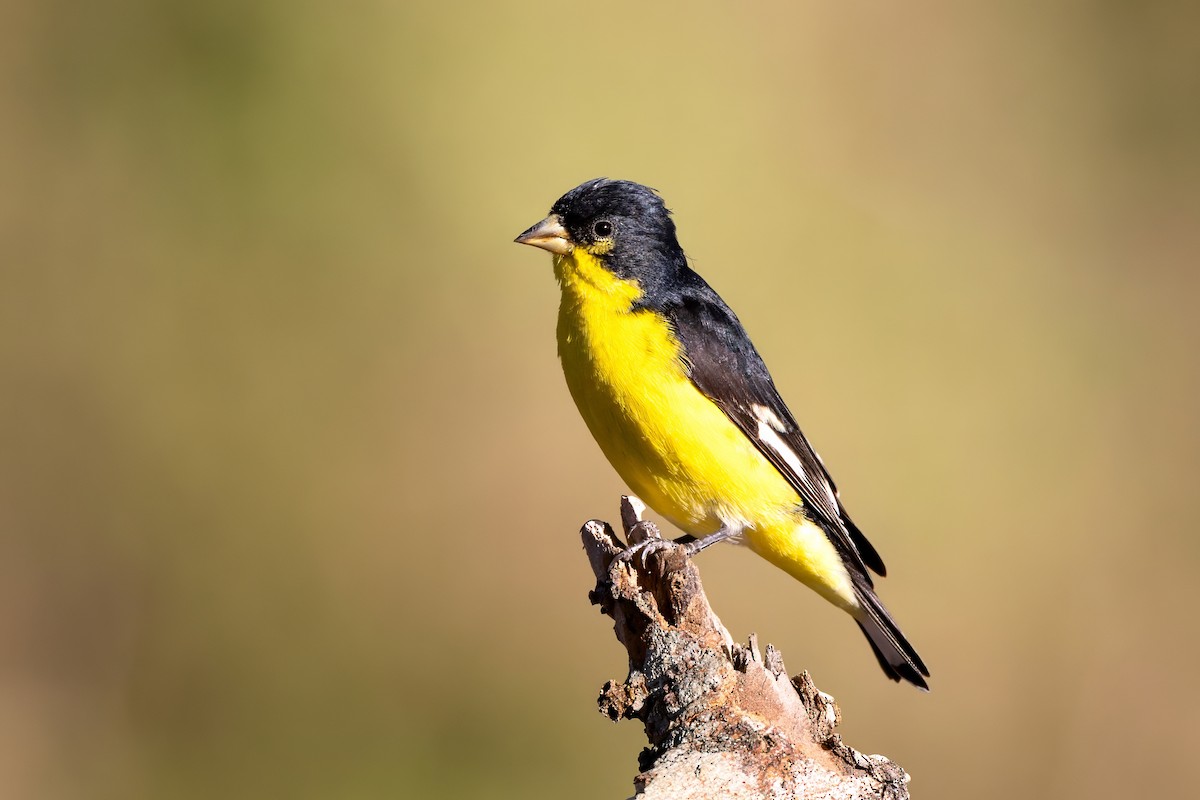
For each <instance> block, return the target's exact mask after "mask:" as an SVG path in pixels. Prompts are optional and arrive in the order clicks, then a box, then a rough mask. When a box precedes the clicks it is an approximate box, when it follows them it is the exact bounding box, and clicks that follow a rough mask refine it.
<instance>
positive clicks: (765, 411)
mask: <svg viewBox="0 0 1200 800" xmlns="http://www.w3.org/2000/svg"><path fill="white" fill-rule="evenodd" d="M750 409H751V410H752V411H754V418H755V419H757V420H758V421H759V422H765V423H766V424H768V425H770V426H771V427H772V428H774V429H775V430H777V431H779V432H780V433H787V426H786V425H784V424H783V420H781V419H780V418H779V417H778V416H777V415H776V414H775V412H774V411H772V410H771V409H769V408H767V407H766V406H760V405H759V404H758V403H755V404H753V405H752V406H750Z"/></svg>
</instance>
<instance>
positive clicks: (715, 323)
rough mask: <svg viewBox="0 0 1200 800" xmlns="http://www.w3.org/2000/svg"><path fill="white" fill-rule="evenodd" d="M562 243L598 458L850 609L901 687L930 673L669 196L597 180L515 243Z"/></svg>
mask: <svg viewBox="0 0 1200 800" xmlns="http://www.w3.org/2000/svg"><path fill="white" fill-rule="evenodd" d="M516 241H517V242H519V243H521V244H528V245H533V246H535V247H540V248H542V249H544V250H549V251H550V252H551V253H552V254H553V256H554V275H555V277H556V278H557V279H558V283H559V286H560V288H561V289H562V302H561V304H560V306H559V312H558V354H559V357H560V358H561V360H562V366H563V373H564V374H565V376H566V379H567V386H568V387H569V389H570V392H571V396H572V398H574V400H575V404H576V406H578V408H579V413H580V414H581V415H582V416H583V419H584V421H585V422H586V423H587V426H588V428H589V429H590V430H591V432H592V436H594V437H595V439H596V442H597V443H598V444H599V445H600V449H601V450H603V451H604V455H605V456H607V457H608V460H609V461H610V462H611V463H612V465H613V467H614V468H615V469H616V471H617V473H618V474H619V475H620V476H621V478H622V479H623V480H624V481H625V483H627V484H628V485H629V487H630V489H632V490H633V492H634V493H635V494H636V495H637V496H638V497H640V498H641V499H642V500H643V501H645V503H646V504H647V505H648V506H650V508H652V509H654V510H655V511H656V512H658V513H659V514H661V515H662V516H663V517H666V518H667V519H668V520H669V521H670V522H671V523H673V524H674V525H676V526H677V527H678V528H680V529H681V530H682V531H684V532H685V533H687V534H689V535H688V536H685V537H683V538H682V539H681V540H679V541H682V542H687V548H688V550H689V552H691V553H695V552H698V551H699V550H702V549H703V548H705V547H707V546H708V545H710V544H713V543H715V542H718V541H721V540H723V539H732V540H735V541H739V542H742V543H744V544H746V545H748V546H749V547H750V548H751V549H752V550H753V551H754V552H756V553H758V554H759V555H760V556H762V557H763V558H765V559H767V560H768V561H770V562H771V563H772V564H775V565H776V566H777V567H780V568H781V569H783V570H785V571H786V572H787V573H788V574H790V575H792V576H793V577H795V578H798V579H799V580H800V581H802V582H803V583H805V584H806V585H807V586H809V587H811V588H812V589H815V590H816V591H817V592H818V593H819V594H820V595H821V596H822V597H824V598H825V599H827V600H829V601H830V602H832V603H833V604H834V605H836V606H838V607H839V608H842V609H844V610H845V611H847V612H849V614H850V615H851V616H853V617H854V619H855V620H856V621H857V622H858V625H859V627H860V628H862V630H863V632H864V633H865V634H866V636H867V641H869V642H870V643H871V648H872V650H874V651H875V656H876V657H877V658H878V659H879V664H880V666H882V667H883V671H884V672H885V673H887V675H888V677H889V678H891V679H892V680H896V681H899V680H900V679H902V678H903V679H904V680H906V681H909V682H910V683H912V684H915V685H916V686H919V687H921V688H922V689H928V688H929V687H928V684H927V683H926V682H925V677H928V676H929V671H928V670H927V669H926V668H925V664H924V663H923V662H922V661H921V657H920V656H918V655H917V652H916V650H914V649H913V647H912V645H911V644H909V643H908V640H907V639H905V638H904V634H902V633H901V632H900V629H899V627H897V625H896V622H895V620H893V619H892V617H891V615H890V614H889V613H888V612H887V610H886V609H885V608H884V607H883V604H882V603H881V602H880V601H879V598H878V597H877V596H876V594H875V590H874V584H873V582H872V580H871V575H870V570H873V571H874V572H876V573H878V574H879V575H884V574H885V570H884V565H883V560H882V559H881V558H880V557H879V553H877V552H876V551H875V548H874V547H872V546H871V543H870V542H868V541H867V539H866V537H865V536H863V534H862V531H860V530H859V529H858V527H857V526H855V524H854V523H853V522H851V520H850V517H849V516H848V515H847V514H846V509H845V507H844V506H843V505H842V502H841V500H840V498H839V497H838V491H837V488H836V487H835V486H834V484H833V480H832V479H831V478H830V477H829V473H828V472H827V471H826V470H825V467H824V465H823V464H822V462H821V459H820V458H819V457H818V456H817V454H816V452H815V451H814V450H813V449H812V447H811V446H810V445H809V443H808V441H807V440H806V439H805V438H804V434H802V433H801V432H800V428H799V427H798V426H797V425H796V421H795V419H794V418H793V417H792V413H791V412H790V411H789V410H788V408H787V406H786V405H785V404H784V402H783V399H782V398H780V396H779V392H778V391H776V389H775V383H774V381H773V380H772V379H771V375H770V373H769V372H767V367H766V364H764V363H763V360H762V358H761V357H760V356H759V354H758V351H757V350H755V349H754V345H753V344H751V342H750V338H749V337H748V336H747V335H746V331H745V329H743V327H742V325H741V323H740V322H739V321H738V318H737V316H736V315H734V313H733V311H732V310H731V309H730V308H729V306H728V305H726V304H725V301H724V300H722V299H721V297H720V296H719V295H718V294H717V293H716V292H715V291H714V290H713V289H712V288H711V287H710V286H709V285H708V284H707V283H706V282H705V281H704V279H703V278H701V277H700V276H699V275H697V274H696V273H695V272H694V271H692V269H691V268H690V267H689V266H688V261H687V257H686V256H685V255H684V252H683V249H682V248H681V247H680V246H679V242H678V240H677V238H676V234H675V223H674V222H673V221H672V219H671V215H670V212H669V211H668V210H667V208H666V206H665V205H664V203H663V201H662V199H661V198H660V197H659V196H658V194H657V193H655V192H654V190H652V189H649V188H647V187H645V186H642V185H640V184H637V183H633V182H630V181H618V180H609V179H607V178H598V179H596V180H592V181H588V182H587V183H584V184H582V185H580V186H577V187H576V188H574V189H572V190H571V191H569V192H567V193H566V194H565V195H563V196H562V197H561V198H559V199H558V201H557V202H556V203H555V204H554V206H553V207H552V208H551V209H550V216H548V217H546V219H544V220H542V221H541V222H539V223H537V224H536V225H534V226H533V227H531V228H529V229H528V230H526V231H525V232H524V233H522V234H521V235H520V236H518V237H517V238H516Z"/></svg>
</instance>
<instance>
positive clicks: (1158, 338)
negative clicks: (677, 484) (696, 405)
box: [0, 0, 1200, 800]
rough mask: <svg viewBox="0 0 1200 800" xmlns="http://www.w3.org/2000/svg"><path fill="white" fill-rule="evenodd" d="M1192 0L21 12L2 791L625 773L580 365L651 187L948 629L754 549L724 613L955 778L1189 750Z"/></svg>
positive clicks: (2, 160) (719, 597)
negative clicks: (592, 525)
mask: <svg viewBox="0 0 1200 800" xmlns="http://www.w3.org/2000/svg"><path fill="white" fill-rule="evenodd" d="M1198 31H1200V15H1198V14H1197V12H1196V7H1195V6H1194V5H1192V4H1185V3H1175V4H1172V3H1145V4H1135V3H1087V2H1081V3H1060V4H1044V3H1003V2H992V3H981V4H969V5H963V4H955V3H948V2H937V1H936V0H934V1H933V2H928V1H926V0H916V1H915V2H906V3H864V2H849V3H837V4H829V3H819V2H799V3H792V2H773V3H768V2H764V3H755V4H727V3H717V2H689V3H676V2H667V3H646V2H638V3H628V2H611V3H605V4H600V5H597V4H583V5H580V6H573V5H571V4H564V3H559V4H546V3H513V2H496V3H479V4H476V5H462V6H455V5H453V4H435V3H416V2H412V3H385V2H351V3H345V4H338V5H331V4H318V3H307V2H300V3H296V2H281V1H277V0H256V1H254V2H232V0H216V2H198V1H197V2H189V1H188V0H173V1H172V2H151V1H150V0H108V2H103V3H90V4H88V3H68V2H62V0H38V1H37V2H33V0H25V1H24V2H22V0H15V2H14V1H13V0H9V2H6V3H3V4H0V796H3V797H5V798H14V799H18V798H35V799H36V800H41V799H43V798H46V799H47V800H49V799H52V798H53V799H58V798H63V799H64V800H67V799H73V798H180V799H182V800H186V799H188V798H211V797H227V798H263V797H290V798H330V797H337V798H385V797H431V796H435V797H450V798H454V797H488V798H506V797H513V798H517V797H520V798H530V797H546V798H551V797H576V798H598V799H599V798H620V797H626V796H627V795H628V794H630V793H631V779H632V777H633V775H634V773H635V772H636V754H637V752H638V750H639V749H640V747H641V746H642V737H641V732H640V730H639V729H638V728H637V726H636V725H634V724H632V723H623V724H620V725H613V724H612V723H610V722H608V721H606V720H605V719H604V718H602V717H601V716H600V715H599V714H598V713H597V712H596V710H595V704H594V700H595V697H596V695H597V693H598V689H599V687H600V685H601V684H602V683H603V681H605V680H606V679H609V678H621V677H624V674H625V663H624V659H623V657H622V653H621V651H620V648H619V647H618V646H617V644H616V643H615V641H614V640H613V639H612V635H611V629H610V625H609V624H607V622H606V620H604V619H602V618H601V617H600V616H599V615H598V614H597V612H596V610H595V609H593V608H592V607H590V606H589V605H588V603H587V599H586V592H587V590H588V588H589V587H590V584H591V580H590V573H589V570H588V567H587V565H586V563H585V560H584V558H583V556H582V553H581V551H580V546H579V541H578V538H577V534H576V532H577V530H578V528H579V526H580V524H581V523H582V522H584V521H585V520H586V519H588V518H590V517H607V518H609V519H613V518H615V517H616V513H617V512H616V507H617V497H618V495H619V494H620V493H621V491H622V486H621V484H620V483H619V481H618V480H617V479H616V477H615V476H614V475H613V474H612V473H611V471H610V469H609V468H608V466H607V465H606V464H605V463H604V461H603V459H602V457H601V456H600V454H599V452H598V450H597V449H596V447H595V446H594V445H593V443H592V442H591V441H590V439H589V437H588V434H587V431H586V429H585V428H584V426H583V424H582V423H581V422H580V421H579V419H578V417H577V415H576V412H575V410H574V408H573V407H572V405H571V402H570V399H569V397H568V395H567V392H566V391H565V387H564V386H563V384H562V379H561V376H560V374H559V368H558V365H557V363H556V357H555V350H554V340H553V328H554V320H555V309H556V303H557V289H556V287H555V285H554V282H553V280H552V276H551V272H550V259H549V257H548V256H547V255H546V254H544V253H541V252H539V251H535V250H532V249H528V248H522V247H518V246H515V245H513V244H512V243H511V240H512V238H513V236H514V235H516V234H517V233H518V232H520V231H521V230H522V229H523V228H525V227H526V226H528V225H529V224H531V223H533V222H535V221H536V220H538V219H540V218H541V217H542V216H543V215H544V213H545V212H546V210H547V209H548V207H549V206H550V204H551V203H552V202H553V201H554V200H555V198H556V197H558V195H559V194H561V193H562V192H564V191H565V190H567V189H569V188H571V187H572V186H574V185H575V184H577V183H579V182H581V181H583V180H585V179H588V178H592V177H595V176H597V175H608V176H612V177H624V178H632V179H636V180H638V181H641V182H643V183H647V184H650V185H652V186H655V187H657V188H658V189H660V190H661V191H662V192H663V194H664V196H665V197H666V199H667V202H668V204H669V205H670V206H671V207H672V208H673V209H674V210H675V212H676V214H677V219H678V222H679V226H680V229H681V236H682V240H683V243H684V246H685V247H686V248H687V250H688V252H689V254H690V256H691V257H692V258H693V260H694V262H695V264H696V265H697V268H698V269H699V270H700V271H701V273H702V274H704V275H705V276H706V277H707V278H708V279H709V280H710V282H711V283H713V284H714V285H715V286H716V287H717V288H718V290H719V291H721V292H722V294H723V295H724V296H725V298H726V299H727V300H728V301H729V302H730V303H731V304H732V305H733V306H734V307H735V308H736V309H737V310H738V311H739V313H740V315H741V317H742V319H743V320H744V321H745V323H746V324H747V327H748V328H749V330H750V332H751V334H752V335H753V336H754V338H755V340H756V342H757V344H758V346H759V348H760V350H761V351H762V352H763V354H764V356H765V357H766V360H767V361H768V363H770V364H771V365H772V368H773V371H774V373H775V377H776V380H777V382H778V384H779V385H780V387H781V390H782V392H783V394H784V395H785V397H786V398H788V399H789V402H790V404H791V405H792V407H793V410H794V411H795V413H796V415H797V416H798V418H799V419H800V420H801V422H802V424H803V425H804V426H805V428H806V430H807V432H808V434H809V436H810V438H811V439H812V440H813V442H814V443H815V445H816V447H817V448H818V450H820V452H821V453H822V455H823V456H824V458H825V461H826V463H827V464H829V465H830V467H831V469H832V471H833V473H834V475H835V477H836V478H837V480H838V482H839V485H840V486H841V487H842V490H843V497H844V499H845V500H846V501H847V504H848V507H849V508H850V509H851V511H852V513H853V514H854V515H855V519H856V520H857V521H858V522H859V524H860V525H861V526H862V527H863V529H864V530H866V531H867V532H868V534H869V535H870V536H871V537H872V539H873V540H874V541H875V543H876V544H877V545H878V547H879V549H880V550H881V551H882V553H883V554H884V557H885V559H886V560H887V563H888V565H889V567H890V570H891V575H892V577H890V578H888V579H887V580H886V581H884V583H883V584H882V594H883V597H884V598H885V600H886V601H887V602H888V604H889V606H890V607H891V608H892V609H893V610H894V611H895V613H896V614H897V616H898V617H899V618H900V620H901V621H902V623H903V625H904V628H905V630H906V631H907V632H908V633H909V635H910V636H911V638H912V639H913V640H914V641H915V642H916V644H917V645H918V647H919V648H920V650H921V653H922V654H923V655H924V656H925V658H926V660H927V661H928V663H929V664H930V666H931V668H932V671H933V680H932V684H933V687H934V691H933V692H932V693H931V694H929V695H921V694H920V693H918V692H915V691H912V690H910V689H908V688H906V687H902V686H896V685H893V684H891V683H890V682H888V681H886V680H885V679H884V678H883V676H882V675H881V674H880V673H879V670H878V667H877V666H876V664H875V662H874V659H873V658H872V657H871V654H870V652H869V650H868V649H867V647H866V644H865V643H864V642H863V641H862V639H861V636H860V634H859V632H858V631H857V630H856V629H855V627H854V626H853V625H852V624H850V623H849V622H848V621H847V620H846V619H845V618H843V617H842V616H841V615H840V613H839V612H837V611H835V610H833V609H832V608H829V607H827V606H825V605H824V604H823V603H822V602H821V601H820V600H818V599H817V598H816V597H815V595H813V594H812V593H810V592H808V591H807V590H805V589H804V588H803V587H801V586H799V585H798V584H795V583H793V582H791V581H790V580H789V579H787V578H786V577H785V576H783V575H782V574H781V573H778V572H776V571H774V570H772V569H771V568H770V567H768V566H767V565H766V564H765V562H762V561H760V560H758V559H756V558H754V557H753V556H751V555H750V554H748V553H746V552H743V551H740V550H737V549H735V548H718V549H716V550H714V551H710V552H708V553H706V554H705V555H704V556H703V557H702V561H701V566H702V569H703V573H704V577H705V581H706V586H707V588H708V590H709V592H710V596H711V598H712V600H713V602H714V605H715V607H716V608H717V609H718V611H719V612H720V613H721V614H722V615H723V618H724V620H725V622H726V623H727V624H728V625H729V627H730V628H731V630H732V632H733V633H734V634H735V635H736V636H738V637H740V638H744V637H745V636H746V635H747V634H749V633H750V632H752V631H753V632H757V633H758V634H759V636H760V637H761V639H762V640H763V641H764V642H765V641H771V642H774V643H776V644H777V645H778V646H780V647H781V648H782V650H783V653H784V655H785V657H786V659H787V663H788V665H789V667H790V668H791V669H792V670H793V671H799V670H800V669H801V668H807V669H809V670H811V671H812V673H813V675H814V676H815V678H816V681H817V683H818V684H819V685H820V686H821V687H822V688H823V689H825V690H826V691H829V692H831V693H833V694H834V695H835V696H836V697H837V698H838V700H839V701H840V704H841V706H842V709H843V713H844V716H845V724H844V732H845V735H846V737H847V740H848V741H849V742H850V743H852V744H853V745H855V746H856V747H858V748H860V749H864V750H867V751H869V752H882V753H886V754H888V755H889V756H891V757H893V758H894V759H896V760H897V761H898V762H899V763H901V764H902V765H904V766H905V767H906V768H907V770H908V771H909V772H910V773H911V774H912V776H913V783H912V790H913V792H914V796H918V797H923V798H950V797H961V796H964V795H965V796H971V797H976V798H1000V797H1010V796H1012V795H1013V794H1014V793H1017V794H1019V795H1020V796H1022V797H1032V798H1038V797H1045V798H1050V797H1054V798H1064V797H1071V798H1118V797H1120V798H1123V797H1137V796H1141V797H1149V796H1160V795H1177V794H1179V793H1181V792H1186V789H1185V788H1183V787H1186V786H1194V777H1193V772H1194V769H1193V762H1194V760H1195V759H1194V756H1195V752H1196V750H1197V748H1200V733H1198V731H1200V685H1198V682H1197V663H1198V662H1200V643H1198V634H1200V630H1198V629H1197V624H1196V619H1197V612H1198V611H1200V588H1198V587H1200V582H1198V581H1197V577H1196V574H1197V573H1196V570H1197V567H1198V566H1200V538H1198V537H1197V529H1198V526H1200V510H1198V509H1197V502H1196V485H1197V481H1198V480H1200V458H1198V453H1200V421H1198V414H1197V411H1198V405H1200V391H1198V389H1200V359H1198V358H1197V354H1196V350H1197V345H1198V343H1200V313H1198V312H1197V303H1198V302H1200V272H1198V269H1197V268H1198V266H1200V233H1198V231H1200V224H1198V220H1200V203H1198V200H1200V193H1198V192H1197V183H1198V179H1200V166H1198V165H1200V161H1198V159H1197V155H1198V153H1197V150H1198V147H1197V144H1198V142H1200V125H1198V122H1200V35H1198Z"/></svg>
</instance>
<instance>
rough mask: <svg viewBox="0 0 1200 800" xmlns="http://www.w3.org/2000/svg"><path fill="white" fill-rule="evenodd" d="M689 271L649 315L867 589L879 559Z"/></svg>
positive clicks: (746, 348)
mask: <svg viewBox="0 0 1200 800" xmlns="http://www.w3.org/2000/svg"><path fill="white" fill-rule="evenodd" d="M688 272H689V273H690V274H686V275H685V276H684V277H685V280H684V281H683V284H682V287H681V288H680V290H679V291H678V292H677V293H672V296H671V297H669V298H659V302H658V303H655V304H654V305H655V309H654V310H656V311H658V312H659V313H661V314H664V315H665V316H666V317H667V318H668V320H670V322H671V325H672V327H673V328H674V330H675V334H676V336H677V337H678V339H679V341H680V344H681V345H682V346H683V351H684V359H685V362H686V365H687V369H688V375H689V376H690V378H691V380H692V383H694V384H695V385H696V388H698V389H699V390H700V391H701V392H703V393H704V395H705V396H706V397H708V398H709V399H710V400H712V401H713V402H714V403H716V405H717V406H718V407H719V408H720V409H721V410H722V411H724V412H725V413H726V414H727V415H728V416H729V418H730V419H731V420H733V422H734V424H736V425H737V426H738V428H740V429H741V431H742V433H744V434H745V435H746V437H747V438H749V439H750V441H752V442H754V445H755V446H756V447H757V448H758V449H759V451H760V452H761V453H762V454H763V455H764V456H766V457H767V458H768V459H769V460H770V462H771V463H772V464H774V465H775V468H776V469H778V470H779V472H780V474H782V475H783V476H784V478H786V479H787V481H788V483H790V484H791V485H792V487H793V488H794V489H795V490H796V492H797V493H798V494H799V495H800V497H801V499H802V500H803V501H804V506H805V512H806V513H807V514H808V516H809V518H810V519H811V520H812V521H813V522H815V523H817V524H818V525H820V526H821V528H822V529H823V530H824V531H825V535H826V536H828V537H829V540H830V541H831V542H832V543H833V545H834V547H835V548H836V549H837V551H838V553H839V555H841V557H842V560H843V562H845V563H846V564H847V566H851V565H853V566H855V567H857V568H858V569H859V571H860V572H861V573H862V576H863V577H864V578H865V579H866V583H867V586H868V587H870V586H872V582H871V578H870V574H869V573H868V572H867V568H868V567H870V568H871V569H872V570H874V571H875V572H877V573H878V574H880V575H885V574H886V569H885V567H884V565H883V559H881V558H880V557H879V553H877V552H876V551H875V548H874V547H872V546H871V543H870V542H868V541H867V538H866V537H865V536H864V535H863V534H862V532H861V531H860V530H859V529H858V527H857V526H856V525H855V524H854V523H853V522H851V520H850V518H849V517H848V516H847V515H846V511H845V509H843V508H842V504H841V501H840V500H839V499H838V493H837V487H836V486H835V485H834V483H833V479H832V478H830V477H829V473H828V472H826V471H825V466H824V465H823V464H822V463H821V459H820V457H819V456H818V455H817V454H816V452H815V451H814V450H813V449H812V446H811V445H809V443H808V440H807V439H805V438H804V434H803V433H801V432H800V427H799V426H798V425H797V424H796V420H795V419H794V418H793V417H792V412H791V411H789V410H788V407H787V406H786V405H785V404H784V402H783V399H782V398H781V397H780V396H779V392H778V391H777V390H776V389H775V383H774V381H772V380H771V375H770V373H769V372H768V371H767V366H766V364H764V363H763V360H762V357H761V356H759V354H758V351H757V350H755V349H754V345H753V344H751V342H750V339H749V337H747V336H746V333H745V331H744V330H743V328H742V326H741V324H740V323H739V322H738V319H737V316H736V315H735V314H734V313H733V311H732V309H730V308H729V306H727V305H726V304H725V301H724V300H722V299H721V297H720V295H718V294H717V293H716V292H715V291H713V289H712V288H711V287H710V286H709V285H708V284H707V283H705V282H704V280H703V279H702V278H701V277H700V276H699V275H696V273H694V272H691V271H690V270H689V271H688Z"/></svg>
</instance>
